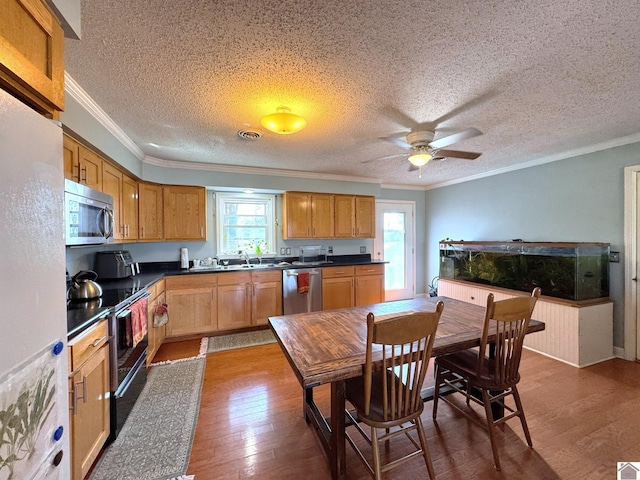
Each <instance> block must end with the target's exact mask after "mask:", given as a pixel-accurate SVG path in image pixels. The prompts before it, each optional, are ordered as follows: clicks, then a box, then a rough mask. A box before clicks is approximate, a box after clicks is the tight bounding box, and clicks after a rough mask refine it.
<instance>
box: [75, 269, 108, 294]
mask: <svg viewBox="0 0 640 480" xmlns="http://www.w3.org/2000/svg"><path fill="white" fill-rule="evenodd" d="M97 278H98V274H97V273H96V272H94V271H93V270H81V271H79V272H78V273H76V274H75V275H74V276H73V278H72V279H71V286H70V287H69V289H68V290H67V298H68V299H69V300H89V299H91V298H98V297H100V296H102V287H101V286H100V285H98V284H97V283H96V282H95V280H96V279H97Z"/></svg>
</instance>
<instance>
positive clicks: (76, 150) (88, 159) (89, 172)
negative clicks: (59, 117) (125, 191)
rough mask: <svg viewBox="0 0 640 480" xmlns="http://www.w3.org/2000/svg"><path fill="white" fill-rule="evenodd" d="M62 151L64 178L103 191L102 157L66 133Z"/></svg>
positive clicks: (63, 138)
mask: <svg viewBox="0 0 640 480" xmlns="http://www.w3.org/2000/svg"><path fill="white" fill-rule="evenodd" d="M62 152H63V159H64V168H63V169H64V178H68V179H69V180H73V181H74V182H77V183H81V184H83V185H86V186H87V187H91V188H95V189H96V190H100V191H102V173H103V160H102V157H100V156H99V155H98V154H96V153H94V152H92V151H91V150H89V149H88V148H86V147H84V146H83V145H81V144H80V143H78V142H76V141H75V140H74V139H72V138H70V137H68V136H66V135H64V136H63V137H62ZM109 180H110V181H111V180H112V179H109ZM109 187H111V185H109ZM105 193H109V192H105ZM109 195H111V193H109Z"/></svg>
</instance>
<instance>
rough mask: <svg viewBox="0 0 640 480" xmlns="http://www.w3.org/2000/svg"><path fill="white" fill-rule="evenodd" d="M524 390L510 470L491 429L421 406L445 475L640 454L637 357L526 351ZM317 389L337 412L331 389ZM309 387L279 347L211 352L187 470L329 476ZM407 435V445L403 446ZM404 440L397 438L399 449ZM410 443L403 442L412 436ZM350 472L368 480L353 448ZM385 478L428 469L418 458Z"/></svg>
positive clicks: (535, 472) (179, 348) (506, 435)
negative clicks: (307, 408)
mask: <svg viewBox="0 0 640 480" xmlns="http://www.w3.org/2000/svg"><path fill="white" fill-rule="evenodd" d="M198 347H199V340H194V341H187V342H176V343H169V344H166V345H163V346H162V347H161V348H160V351H159V352H158V354H157V356H156V358H155V359H154V361H162V360H165V359H172V358H173V359H175V358H184V357H187V356H192V355H195V354H197V352H198ZM521 374H522V380H521V382H520V385H519V386H520V394H521V396H522V401H523V404H524V409H525V413H526V415H527V421H528V424H529V429H530V431H531V436H532V439H533V446H534V448H533V449H529V448H527V446H526V443H525V441H524V435H523V433H522V429H521V427H520V424H519V422H518V420H517V419H514V420H511V421H509V422H508V423H507V425H505V426H503V427H502V432H500V434H499V442H500V447H499V448H500V460H501V463H502V471H501V472H497V471H495V470H494V469H493V461H492V454H491V446H490V444H489V439H488V437H487V436H486V433H485V431H484V430H483V429H481V428H480V427H479V426H477V425H475V424H473V423H472V422H469V421H468V420H467V419H466V418H464V417H463V416H461V415H459V414H458V413H457V412H455V411H454V410H453V409H452V408H451V407H450V406H449V405H447V404H446V403H444V402H440V404H439V406H438V420H437V422H434V421H433V420H432V419H431V408H432V403H431V402H429V403H427V404H426V405H425V412H424V413H423V415H422V419H423V423H424V426H425V429H426V433H427V437H428V438H427V440H428V444H429V448H430V451H431V456H432V459H433V464H434V469H435V472H436V476H437V478H439V479H470V478H473V479H506V478H508V479H511V478H513V479H575V478H581V479H584V478H586V479H608V478H611V479H614V478H617V475H616V467H617V465H616V462H619V461H640V364H639V363H635V362H627V361H624V360H619V359H615V360H611V361H607V362H603V363H600V364H598V365H594V366H592V367H588V368H584V369H577V368H574V367H571V366H569V365H566V364H563V363H561V362H558V361H555V360H552V359H550V358H547V357H545V356H542V355H539V354H536V353H533V352H530V351H525V352H524V355H523V360H522V363H521ZM315 397H316V399H317V401H318V403H319V405H321V408H323V411H325V412H329V389H328V388H327V387H321V388H319V389H316V392H315ZM301 412H302V390H301V387H300V385H299V383H298V382H297V380H296V378H295V376H294V374H293V372H292V371H291V368H290V367H289V365H288V363H287V362H286V360H285V358H284V355H283V354H282V352H281V350H280V347H279V346H278V345H277V344H269V345H262V346H257V347H249V348H244V349H238V350H231V351H226V352H217V353H211V354H208V355H207V366H206V372H205V378H204V385H203V391H202V400H201V405H200V414H199V418H198V425H197V429H196V433H195V438H194V443H193V449H192V452H191V459H190V462H189V469H188V473H189V474H195V478H196V480H209V479H216V480H218V479H244V478H250V477H251V478H263V479H271V478H273V479H294V478H295V479H329V478H331V476H330V473H329V468H328V463H327V461H326V458H325V457H324V454H323V450H322V447H321V446H320V443H319V441H318V439H317V437H316V434H315V432H314V431H313V430H312V428H311V427H309V426H308V425H307V423H306V422H305V420H304V418H303V417H302V413H301ZM398 442H399V443H398ZM403 442H404V440H403V439H402V438H399V439H398V441H392V443H391V450H390V453H391V455H393V454H395V453H398V452H400V453H401V451H402V449H403V448H404V447H405V446H406V445H405V444H403ZM405 443H406V442H405ZM347 478H348V479H358V480H360V479H368V478H370V477H369V476H368V474H367V472H366V471H365V469H364V467H363V465H362V464H361V463H360V461H359V460H358V458H357V457H356V455H355V453H354V452H353V450H352V449H351V448H350V447H349V446H348V445H347ZM384 478H386V479H402V480H406V479H414V478H415V479H423V478H428V477H427V472H426V468H425V466H424V463H423V462H421V460H419V459H417V460H414V461H411V462H409V463H407V464H405V465H403V466H402V467H399V468H397V469H395V470H393V471H391V472H388V473H387V474H386V475H385V477H384Z"/></svg>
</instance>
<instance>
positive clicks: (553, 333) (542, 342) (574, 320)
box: [438, 278, 614, 367]
mask: <svg viewBox="0 0 640 480" xmlns="http://www.w3.org/2000/svg"><path fill="white" fill-rule="evenodd" d="M512 292H513V293H512ZM489 293H493V295H494V298H495V299H496V300H503V299H506V298H511V297H515V296H520V295H526V293H524V292H515V291H512V290H506V289H502V288H491V287H489V286H483V285H477V284H473V283H467V282H459V281H455V280H447V279H444V278H440V279H439V280H438V295H439V296H442V297H450V298H455V299H457V300H462V301H464V302H469V303H473V304H475V305H480V306H482V307H484V306H486V304H487V295H488V294H489ZM533 318H534V319H536V320H540V321H541V322H544V324H545V329H544V331H542V332H536V333H533V334H531V335H527V336H526V338H525V347H527V348H529V349H531V350H534V351H536V352H539V353H542V354H544V355H547V356H549V357H552V358H555V359H557V360H561V361H563V362H565V363H568V364H570V365H573V366H576V367H586V366H588V365H593V364H594V363H598V362H602V361H604V360H609V359H611V358H613V357H614V354H613V302H611V301H607V302H603V303H596V304H593V305H588V306H576V305H572V304H569V303H566V304H565V303H561V302H558V301H549V300H546V299H545V298H540V299H539V300H538V303H537V304H536V308H535V310H534V311H533Z"/></svg>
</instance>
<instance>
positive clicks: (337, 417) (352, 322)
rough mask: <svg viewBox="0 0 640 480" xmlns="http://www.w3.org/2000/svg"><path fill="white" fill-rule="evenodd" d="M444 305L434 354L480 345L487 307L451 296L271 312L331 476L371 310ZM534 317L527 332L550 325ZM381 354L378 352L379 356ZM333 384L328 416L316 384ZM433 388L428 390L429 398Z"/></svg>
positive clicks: (340, 463)
mask: <svg viewBox="0 0 640 480" xmlns="http://www.w3.org/2000/svg"><path fill="white" fill-rule="evenodd" d="M440 300H441V301H442V302H443V303H444V310H443V312H442V315H441V317H440V323H439V325H438V330H437V333H436V339H435V342H434V346H433V353H432V355H433V356H438V355H443V354H446V353H451V352H455V351H459V350H464V349H467V348H472V347H476V346H478V345H480V337H481V335H482V326H483V323H484V316H485V309H484V308H483V307H479V306H477V305H473V304H470V303H466V302H462V301H459V300H454V299H452V298H447V297H429V298H415V299H411V300H399V301H393V302H384V303H376V304H373V305H366V306H360V307H351V308H341V309H338V310H326V311H320V312H309V313H297V314H293V315H282V316H278V317H269V325H270V327H271V329H272V330H273V333H274V334H275V337H276V339H277V341H278V343H279V344H280V347H281V348H282V351H283V352H284V355H285V357H286V358H287V360H288V362H289V364H290V366H291V368H292V369H293V372H294V373H295V375H296V377H297V378H298V381H299V382H300V385H301V386H302V389H303V412H304V415H305V418H306V420H307V422H309V423H310V424H312V425H313V426H314V428H315V429H316V431H317V433H318V436H319V438H320V441H321V444H322V445H323V447H324V449H325V451H326V453H327V457H328V459H329V463H330V468H331V477H332V478H333V479H338V478H342V477H344V472H345V458H346V448H345V415H344V409H345V380H347V379H349V378H353V377H358V376H361V375H362V374H363V367H364V363H365V349H366V344H367V314H368V313H369V312H372V313H373V314H374V315H375V316H376V318H378V319H379V318H382V317H390V316H396V315H398V314H403V313H409V312H418V311H434V310H435V306H436V303H437V302H438V301H440ZM544 328H545V326H544V323H542V322H539V321H536V320H531V321H530V322H529V328H528V331H527V333H533V332H538V331H541V330H544ZM375 360H376V356H375V353H374V361H375ZM324 384H331V407H330V409H331V412H330V416H329V417H328V418H325V416H324V415H323V413H322V412H321V411H320V409H319V408H318V406H317V405H316V403H315V402H314V399H313V389H314V387H318V386H320V385H324ZM428 397H429V390H428V389H425V390H424V391H423V398H428Z"/></svg>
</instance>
